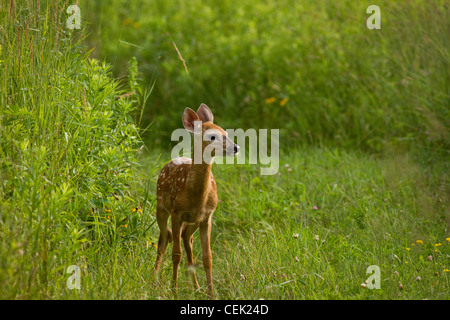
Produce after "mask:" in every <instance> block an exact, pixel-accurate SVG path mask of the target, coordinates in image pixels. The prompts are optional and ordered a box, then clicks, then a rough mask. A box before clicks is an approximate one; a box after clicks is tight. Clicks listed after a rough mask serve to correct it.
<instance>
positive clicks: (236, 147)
mask: <svg viewBox="0 0 450 320" xmlns="http://www.w3.org/2000/svg"><path fill="white" fill-rule="evenodd" d="M239 150H241V147H239V146H238V145H237V144H235V145H234V153H235V154H237V153H238V152H239Z"/></svg>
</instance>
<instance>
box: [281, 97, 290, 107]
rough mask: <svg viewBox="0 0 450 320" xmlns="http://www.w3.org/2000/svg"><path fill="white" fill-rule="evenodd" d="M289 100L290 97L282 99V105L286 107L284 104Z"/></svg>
mask: <svg viewBox="0 0 450 320" xmlns="http://www.w3.org/2000/svg"><path fill="white" fill-rule="evenodd" d="M288 101H289V98H283V99H282V100H281V101H280V106H282V107H284V105H285V104H286V103H287V102H288Z"/></svg>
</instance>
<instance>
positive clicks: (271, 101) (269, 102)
mask: <svg viewBox="0 0 450 320" xmlns="http://www.w3.org/2000/svg"><path fill="white" fill-rule="evenodd" d="M276 100H277V99H276V98H274V97H271V98H267V99H266V103H267V104H271V103H274V102H275V101H276Z"/></svg>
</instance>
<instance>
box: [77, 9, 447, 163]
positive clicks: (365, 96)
mask: <svg viewBox="0 0 450 320" xmlns="http://www.w3.org/2000/svg"><path fill="white" fill-rule="evenodd" d="M370 4H372V2H371V1H352V0H349V1H328V0H321V1H287V0H283V1H242V0H232V1H196V0H194V1H184V0H180V1H170V2H168V1H164V0H155V1H126V0H113V1H108V2H104V1H98V2H88V3H86V4H83V8H84V11H83V14H84V17H85V18H86V20H87V21H89V23H91V25H89V26H88V29H89V31H90V34H89V37H88V39H87V40H88V41H87V42H86V43H88V45H89V47H93V48H94V50H93V55H94V56H96V57H99V58H104V59H106V60H107V61H110V62H111V63H113V71H114V74H115V75H116V76H123V75H124V74H125V72H126V66H127V61H128V60H129V59H130V57H133V56H136V57H137V61H138V65H139V68H140V71H141V76H142V79H143V81H144V83H146V85H148V86H151V85H152V84H153V83H154V88H153V91H152V94H151V96H150V98H149V99H148V103H147V105H146V109H145V112H144V121H145V124H150V123H151V127H150V131H149V132H148V134H147V135H146V136H145V137H146V138H147V139H146V140H147V142H148V143H149V144H150V145H151V144H156V145H157V146H158V147H161V146H163V147H166V146H167V148H168V149H169V147H170V145H169V141H170V135H169V134H170V133H171V132H172V131H173V130H174V129H175V128H178V127H180V126H181V121H180V114H181V112H182V110H183V109H184V108H185V107H191V108H196V107H198V105H199V104H200V103H201V102H204V103H206V104H208V105H209V106H210V107H211V108H212V110H213V111H214V114H215V115H216V117H217V119H218V120H217V121H218V122H220V123H221V124H222V125H223V126H224V127H225V128H243V129H248V128H255V129H258V128H279V129H280V130H281V137H280V141H281V145H282V147H285V148H292V147H296V146H299V145H300V144H305V143H306V144H321V145H328V146H338V147H345V148H350V149H360V150H364V151H370V152H375V153H380V152H383V151H387V152H388V153H389V152H392V151H393V150H398V151H400V152H403V151H404V150H413V149H414V150H416V151H424V152H423V153H422V154H425V155H426V157H427V159H428V160H430V159H431V158H432V157H433V156H434V155H436V154H437V153H441V154H442V152H444V153H443V154H444V155H448V153H447V152H448V147H449V144H448V143H449V136H448V127H449V105H450V95H449V94H450V92H449V88H450V76H449V69H450V65H449V59H450V57H449V52H448V48H449V46H450V43H449V42H450V37H449V36H448V35H449V34H450V24H449V23H448V21H449V3H448V1H420V0H419V1H378V2H377V5H379V6H380V8H381V29H380V30H369V29H368V28H367V27H366V20H367V18H368V17H369V15H370V14H367V13H366V9H367V7H368V6H369V5H370ZM175 45H176V48H177V49H176V48H175ZM177 50H178V51H179V53H180V54H181V56H182V58H183V59H184V60H185V62H186V68H187V70H185V67H184V65H183V62H182V61H181V60H180V57H179V55H178V52H177Z"/></svg>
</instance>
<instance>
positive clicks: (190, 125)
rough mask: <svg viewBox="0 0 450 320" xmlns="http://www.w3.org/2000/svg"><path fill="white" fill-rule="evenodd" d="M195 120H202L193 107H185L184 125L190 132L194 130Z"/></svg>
mask: <svg viewBox="0 0 450 320" xmlns="http://www.w3.org/2000/svg"><path fill="white" fill-rule="evenodd" d="M194 121H200V119H199V118H198V116H197V114H196V113H195V111H194V110H192V109H191V108H186V109H184V112H183V126H184V128H185V129H186V130H187V131H189V132H194Z"/></svg>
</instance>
